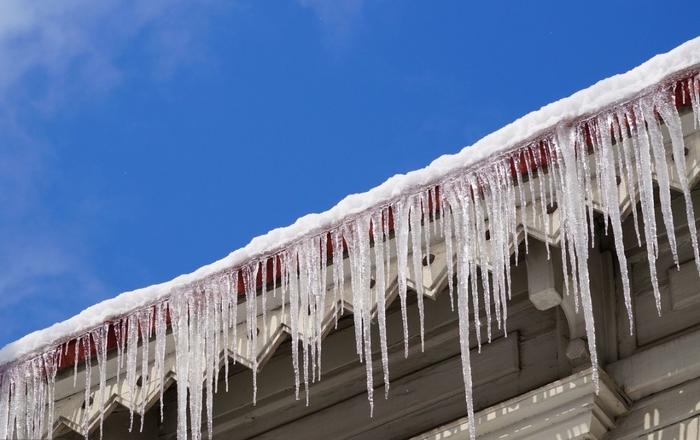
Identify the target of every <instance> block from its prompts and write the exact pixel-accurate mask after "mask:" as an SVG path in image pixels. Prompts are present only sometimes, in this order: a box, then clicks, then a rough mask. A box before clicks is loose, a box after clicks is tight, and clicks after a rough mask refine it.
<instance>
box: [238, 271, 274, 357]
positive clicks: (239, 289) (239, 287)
mask: <svg viewBox="0 0 700 440" xmlns="http://www.w3.org/2000/svg"><path fill="white" fill-rule="evenodd" d="M230 276H231V277H232V280H231V287H232V288H233V291H232V292H231V295H229V301H230V304H231V316H230V319H231V327H232V329H233V331H232V332H231V338H232V340H233V342H232V345H233V347H232V349H231V356H232V357H233V364H234V365H236V357H237V356H239V355H240V353H238V351H237V349H238V293H239V292H240V291H241V286H240V282H241V281H240V280H241V278H240V272H239V271H235V272H232V273H231V275H230ZM282 299H283V300H284V296H282ZM282 310H284V301H283V302H282Z"/></svg>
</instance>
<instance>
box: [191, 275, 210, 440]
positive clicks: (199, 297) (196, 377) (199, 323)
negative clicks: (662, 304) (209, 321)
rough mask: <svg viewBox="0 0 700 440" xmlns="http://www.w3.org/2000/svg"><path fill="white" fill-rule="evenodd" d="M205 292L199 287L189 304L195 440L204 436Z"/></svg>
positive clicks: (192, 413)
mask: <svg viewBox="0 0 700 440" xmlns="http://www.w3.org/2000/svg"><path fill="white" fill-rule="evenodd" d="M204 306H205V304H204V297H203V292H202V291H201V290H200V288H199V287H197V288H196V290H195V294H194V296H193V297H191V298H190V305H189V320H190V325H189V340H190V347H189V348H190V352H189V356H190V357H191V358H190V361H189V373H190V377H189V380H188V385H189V409H190V432H191V436H192V439H193V440H200V438H201V436H202V390H203V382H204V369H205V359H204V357H205V355H204V351H205V347H204V344H205V337H204V332H205V330H204V326H205V319H206V318H205V310H204Z"/></svg>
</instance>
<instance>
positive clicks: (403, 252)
mask: <svg viewBox="0 0 700 440" xmlns="http://www.w3.org/2000/svg"><path fill="white" fill-rule="evenodd" d="M391 209H392V212H393V214H394V238H395V240H394V241H395V242H396V270H397V271H398V274H397V275H398V283H399V301H400V303H401V321H402V323H403V347H404V357H408V312H407V310H406V289H407V286H406V277H407V274H406V271H407V269H408V228H409V227H408V219H409V211H410V206H409V205H408V201H407V200H406V199H405V198H404V199H401V200H399V201H397V202H396V203H395V204H394V205H393V206H392V208H391Z"/></svg>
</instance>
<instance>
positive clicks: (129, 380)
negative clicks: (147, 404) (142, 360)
mask: <svg viewBox="0 0 700 440" xmlns="http://www.w3.org/2000/svg"><path fill="white" fill-rule="evenodd" d="M127 332H128V333H127V340H126V344H127V345H126V388H127V390H128V393H129V398H130V399H131V401H130V405H129V432H131V429H132V428H133V426H134V408H135V407H136V381H137V379H138V378H137V377H136V357H137V355H138V351H137V350H138V343H139V337H138V318H137V316H136V314H133V315H131V316H129V321H128V330H127Z"/></svg>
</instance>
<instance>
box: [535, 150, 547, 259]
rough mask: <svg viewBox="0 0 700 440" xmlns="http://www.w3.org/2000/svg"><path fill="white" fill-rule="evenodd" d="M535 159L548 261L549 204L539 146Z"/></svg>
mask: <svg viewBox="0 0 700 440" xmlns="http://www.w3.org/2000/svg"><path fill="white" fill-rule="evenodd" d="M535 158H536V160H537V163H538V166H537V184H538V185H537V186H539V189H540V214H541V215H542V229H543V230H544V237H545V239H544V246H545V248H546V250H547V259H548V260H549V258H550V255H549V240H548V239H547V236H548V235H549V214H548V213H547V206H548V205H549V203H547V195H546V194H547V193H546V191H545V183H546V182H545V180H546V178H545V175H544V171H543V167H544V161H543V160H542V155H541V152H540V146H539V145H537V146H536V147H535Z"/></svg>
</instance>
